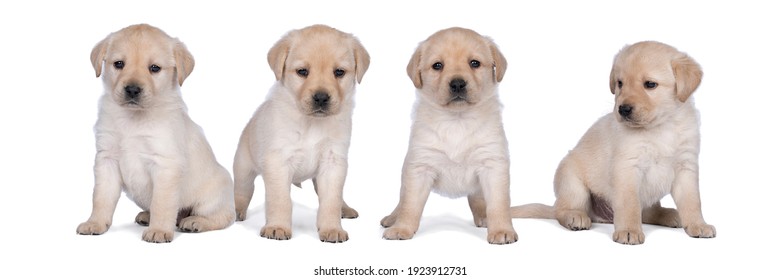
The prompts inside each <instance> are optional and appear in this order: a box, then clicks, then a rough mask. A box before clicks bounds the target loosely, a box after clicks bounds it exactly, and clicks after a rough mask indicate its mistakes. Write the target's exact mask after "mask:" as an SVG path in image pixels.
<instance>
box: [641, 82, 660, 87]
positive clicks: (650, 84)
mask: <svg viewBox="0 0 781 280" xmlns="http://www.w3.org/2000/svg"><path fill="white" fill-rule="evenodd" d="M643 85H644V86H645V88H647V89H655V88H656V86H657V85H658V84H657V83H654V82H651V81H645V84H643Z"/></svg>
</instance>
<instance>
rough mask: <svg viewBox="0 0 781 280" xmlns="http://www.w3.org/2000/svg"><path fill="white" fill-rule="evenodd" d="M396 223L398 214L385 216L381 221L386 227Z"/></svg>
mask: <svg viewBox="0 0 781 280" xmlns="http://www.w3.org/2000/svg"><path fill="white" fill-rule="evenodd" d="M395 223H396V216H395V215H388V216H385V218H382V220H381V221H380V225H382V227H386V228H387V227H391V226H392V225H393V224H395Z"/></svg>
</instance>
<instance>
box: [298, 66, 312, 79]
mask: <svg viewBox="0 0 781 280" xmlns="http://www.w3.org/2000/svg"><path fill="white" fill-rule="evenodd" d="M296 73H297V74H298V75H299V76H301V77H304V78H306V76H309V70H307V69H306V68H301V69H298V70H296Z"/></svg>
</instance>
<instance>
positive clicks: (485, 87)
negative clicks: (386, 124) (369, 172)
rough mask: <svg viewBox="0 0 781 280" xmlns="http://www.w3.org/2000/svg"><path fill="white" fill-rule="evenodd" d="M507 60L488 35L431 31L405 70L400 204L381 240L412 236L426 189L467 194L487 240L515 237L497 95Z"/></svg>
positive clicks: (459, 30)
mask: <svg viewBox="0 0 781 280" xmlns="http://www.w3.org/2000/svg"><path fill="white" fill-rule="evenodd" d="M505 69H507V61H506V60H505V58H504V56H503V55H502V53H501V52H499V49H498V47H497V46H496V44H494V43H493V42H492V41H491V40H490V39H489V38H487V37H484V36H481V35H480V34H478V33H476V32H474V31H472V30H469V29H464V28H450V29H445V30H441V31H439V32H436V33H434V34H433V35H431V36H430V37H429V38H428V39H426V40H425V41H423V42H422V43H421V44H420V45H419V46H418V48H417V49H416V50H415V53H414V54H413V55H412V58H411V59H410V61H409V64H408V65H407V74H408V75H409V77H410V79H412V83H413V84H414V85H415V87H416V88H417V102H416V104H415V108H414V110H413V112H414V116H413V121H412V131H411V133H410V141H409V147H408V151H407V156H406V159H405V160H404V166H403V168H402V179H401V198H400V200H399V204H398V206H396V209H395V210H393V212H392V213H391V214H390V215H388V216H387V217H385V218H383V219H382V221H381V222H380V223H381V224H382V226H384V227H387V229H386V230H385V233H384V235H383V237H384V238H385V239H394V240H396V239H410V238H412V236H413V235H414V234H415V232H416V231H417V230H418V226H419V224H420V218H421V214H422V212H423V207H424V205H425V204H426V200H427V199H428V195H429V193H430V192H431V191H434V192H437V193H440V194H442V195H445V196H449V197H460V196H467V198H468V201H469V207H470V208H471V210H472V215H473V216H474V223H475V225H477V226H478V227H488V238H487V239H488V242H489V243H492V244H508V243H513V242H515V241H516V240H518V235H517V234H516V233H515V230H514V229H513V226H512V221H511V219H510V194H509V191H510V189H509V187H510V173H509V166H510V160H509V156H508V147H507V139H506V137H505V133H504V128H503V126H502V116H501V111H502V105H501V103H500V102H499V97H498V94H497V86H498V83H499V82H500V81H501V80H502V78H503V77H504V72H505Z"/></svg>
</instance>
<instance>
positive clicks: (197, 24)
mask: <svg viewBox="0 0 781 280" xmlns="http://www.w3.org/2000/svg"><path fill="white" fill-rule="evenodd" d="M195 2H197V1H95V2H86V1H82V2H72V1H51V2H39V1H25V2H23V4H21V3H22V1H13V2H8V1H6V2H4V3H3V4H0V31H2V32H0V36H1V37H0V79H1V81H2V83H0V85H2V87H1V88H0V93H2V94H1V96H2V99H0V106H1V107H2V108H0V125H1V127H0V131H2V136H0V141H2V142H0V163H2V168H1V169H0V170H2V173H0V213H2V215H3V216H2V228H0V240H2V241H3V244H2V245H0V256H2V261H0V278H3V279H10V278H9V275H16V276H14V277H13V278H39V277H43V276H49V277H62V278H66V277H67V278H68V279H74V278H76V277H83V278H87V279H96V278H109V279H114V278H116V279H131V278H132V279H139V278H140V277H151V278H150V279H159V278H163V277H178V278H185V279H186V278H196V279H197V278H206V277H219V278H220V279H229V278H227V277H234V276H238V277H242V279H267V278H271V277H283V278H289V279H314V278H322V277H315V276H313V271H314V269H316V268H318V267H319V266H322V267H324V268H330V267H334V266H338V267H341V268H352V267H359V268H361V267H368V266H372V267H373V268H375V269H376V268H397V269H405V270H406V268H407V267H409V266H465V267H466V268H467V272H468V276H466V277H463V276H461V277H455V276H453V277H447V278H454V279H487V278H489V277H502V278H515V279H518V278H520V279H523V278H526V279H529V278H531V279H537V278H553V277H556V278H559V277H578V278H583V277H585V278H659V277H672V278H683V277H684V276H689V277H694V278H696V279H706V278H712V277H726V278H721V279H730V278H736V277H740V278H741V279H754V278H772V277H776V276H777V273H776V272H774V269H776V267H771V266H777V265H778V259H777V252H778V251H779V249H781V248H779V245H778V242H777V241H776V240H775V234H776V233H777V232H778V230H779V223H778V221H777V220H775V219H776V218H777V216H778V213H779V210H778V208H777V207H778V203H777V201H778V197H779V187H781V185H780V184H779V181H778V180H777V179H776V176H775V175H776V174H777V173H778V172H779V165H778V161H777V158H779V157H781V153H780V151H779V143H780V142H779V140H781V139H779V129H778V126H779V116H778V113H777V111H778V110H777V109H776V108H777V106H779V104H778V101H779V94H781V92H779V90H778V86H777V82H778V81H779V79H781V75H779V74H781V73H779V68H778V65H779V63H780V62H781V57H780V55H779V50H781V44H779V42H778V36H779V34H778V33H779V26H781V21H780V20H779V17H778V13H779V11H780V10H779V8H776V7H774V6H770V5H765V4H759V3H754V2H753V1H740V2H735V1H731V2H727V3H722V2H721V1H702V2H696V3H693V2H688V1H638V2H636V3H629V1H598V2H599V3H591V2H593V1H572V2H570V1H548V2H545V3H535V4H530V3H516V2H514V1H492V0H490V1H489V0H480V1H276V2H266V1H256V2H257V3H253V4H245V3H243V2H234V1H219V2H217V1H212V2H207V3H208V4H204V3H201V2H198V4H195ZM204 2H205V1H204ZM539 2H542V1H539ZM9 3H13V4H9ZM737 3H739V4H737ZM142 22H145V23H149V24H152V25H155V26H157V27H160V28H161V29H163V30H165V31H166V32H167V33H168V34H170V35H172V36H174V37H178V38H179V39H181V40H182V41H183V42H184V43H185V44H186V45H187V46H188V48H189V50H190V51H191V52H192V53H193V55H194V56H195V61H196V66H195V70H194V72H193V73H192V75H191V76H190V77H189V78H188V79H187V80H186V81H185V83H184V86H183V88H182V91H183V95H184V99H185V101H186V103H187V104H188V106H189V109H190V115H191V117H192V118H193V119H194V120H195V121H196V122H197V123H198V124H200V125H201V126H202V127H203V129H204V131H205V133H206V136H207V138H208V140H209V141H210V143H211V145H212V147H213V149H214V151H215V153H216V155H217V157H218V160H219V162H220V163H221V164H222V165H223V166H226V167H228V169H231V168H230V167H231V166H232V160H233V154H234V151H235V148H236V144H237V141H238V137H239V135H240V133H241V129H242V128H243V127H244V125H245V124H246V122H247V121H248V120H249V118H250V116H251V115H252V113H253V112H254V110H255V108H256V107H257V106H258V105H259V104H260V103H261V102H262V101H263V100H264V97H265V95H266V93H267V91H268V89H269V87H270V86H271V85H272V84H273V82H274V75H273V73H272V72H271V71H270V69H269V67H268V64H267V63H266V53H267V51H268V49H269V48H270V47H271V45H272V44H273V43H274V42H275V41H276V40H277V39H279V38H280V37H281V36H282V35H283V34H284V33H285V32H287V31H289V30H291V29H297V28H301V27H305V26H308V25H311V24H315V23H323V24H328V25H331V26H333V27H335V28H338V29H341V30H343V31H345V32H348V33H352V34H354V35H356V36H357V37H358V38H359V39H360V40H361V42H362V43H363V44H364V46H365V47H366V49H367V50H368V51H369V53H370V55H371V57H372V60H371V65H370V67H369V70H368V72H367V73H366V76H365V77H364V79H363V82H362V83H361V84H360V85H359V86H358V93H357V98H356V99H357V105H356V109H355V114H354V129H353V138H352V144H353V145H352V147H351V150H350V159H349V160H350V169H349V174H348V178H347V183H346V186H345V198H346V200H347V202H348V203H349V204H350V205H352V206H353V207H355V208H356V209H357V210H358V211H359V213H360V217H359V218H358V219H355V220H344V221H343V226H344V228H345V229H346V230H347V231H348V232H349V234H350V240H349V241H348V242H346V243H343V244H327V243H322V242H320V241H319V240H318V237H317V233H316V229H315V217H316V210H317V203H316V201H317V200H316V196H315V194H314V192H313V191H312V187H311V184H305V185H304V188H303V189H297V188H296V189H293V190H292V196H293V200H294V202H295V204H294V213H293V218H294V222H293V227H294V229H293V230H294V233H293V238H292V239H291V240H289V241H274V240H267V239H264V238H261V237H260V236H259V235H258V232H259V230H260V228H261V227H262V225H263V223H264V214H263V213H264V210H263V203H262V202H263V191H262V190H263V188H262V183H261V182H262V181H260V180H259V181H258V185H259V187H258V192H256V193H255V198H254V200H253V201H252V204H251V205H250V211H249V218H248V220H247V221H244V222H240V223H235V224H234V225H233V226H231V227H230V228H228V229H226V230H222V231H216V232H208V233H199V234H186V233H177V234H176V236H175V239H174V241H173V242H172V243H170V244H149V243H146V242H143V241H141V232H142V231H143V228H142V227H140V226H138V225H136V224H134V223H133V218H134V217H135V214H136V213H137V211H138V208H137V207H136V206H135V205H134V204H133V203H132V202H131V201H130V200H129V199H127V198H126V197H124V196H123V197H122V198H121V199H120V203H119V206H118V208H117V211H116V213H115V215H114V225H113V226H112V227H111V229H110V230H109V231H108V232H107V233H106V234H104V235H101V236H79V235H77V234H76V232H75V230H76V226H77V225H78V224H79V223H81V222H83V221H85V220H86V219H87V217H88V216H89V213H90V209H91V196H92V186H93V174H92V165H93V158H94V153H95V144H94V135H93V131H92V126H93V124H94V123H95V120H96V118H97V100H98V97H99V96H100V95H101V92H102V84H101V82H100V79H96V78H95V76H94V71H93V69H92V67H91V65H90V62H89V53H90V51H91V49H92V47H93V46H94V45H95V44H96V43H97V42H98V41H100V40H101V39H103V38H104V37H105V36H106V35H108V34H109V33H110V32H113V31H116V30H118V29H120V28H123V27H125V26H127V25H130V24H135V23H142ZM451 26H462V27H467V28H471V29H474V30H476V31H477V32H479V33H482V34H484V35H488V36H490V37H492V38H493V39H494V41H495V42H496V43H497V44H498V45H499V47H500V50H501V51H502V52H503V53H504V55H505V56H506V57H507V60H508V61H509V67H508V70H507V72H506V75H505V78H504V81H503V82H502V83H501V84H500V89H499V90H500V96H501V99H502V101H503V103H504V105H505V110H504V122H505V129H506V131H507V134H508V138H509V142H510V150H511V159H512V168H511V172H512V173H511V177H512V186H511V188H512V203H513V204H523V203H531V202H543V203H547V204H551V203H553V200H554V196H553V190H552V183H551V182H552V179H553V173H554V170H555V168H556V166H557V164H558V162H559V160H560V159H561V157H562V156H564V155H565V154H566V152H567V151H568V150H569V149H570V148H572V147H573V146H574V145H575V143H576V142H577V140H578V139H579V138H580V136H581V135H582V133H583V132H585V130H586V129H587V128H588V127H589V126H590V125H591V123H592V122H593V121H595V120H596V119H597V118H598V117H599V116H601V115H603V114H605V113H608V112H609V111H610V109H611V108H612V95H611V94H610V92H609V90H608V74H609V71H610V65H611V62H612V59H613V56H614V55H615V53H616V52H617V51H618V50H619V49H620V48H621V47H623V46H624V45H625V44H629V43H634V42H637V41H642V40H658V41H662V42H666V43H668V44H671V45H673V46H676V47H677V48H679V49H680V50H682V51H685V52H687V53H689V54H690V55H691V56H692V57H694V58H695V59H696V60H697V61H699V63H700V64H701V65H702V67H703V69H704V73H705V76H704V79H703V81H702V84H701V86H700V88H699V89H698V90H697V92H695V94H694V98H695V99H696V101H697V106H698V108H699V109H700V112H701V115H702V127H701V129H702V152H701V156H700V163H701V168H700V170H701V176H700V179H701V192H702V201H703V212H704V216H705V219H706V221H707V222H709V223H711V224H713V225H715V226H716V228H717V230H718V237H717V238H715V239H707V240H706V239H693V238H689V237H688V236H687V235H686V234H685V233H684V231H683V230H682V229H670V228H662V227H656V226H644V229H645V234H646V242H645V244H643V245H639V246H624V245H619V244H616V243H614V242H613V241H612V240H611V236H612V235H611V234H612V225H605V224H597V225H595V226H594V227H593V228H592V230H590V231H582V232H570V231H568V230H566V229H564V228H562V227H561V226H559V225H558V223H556V222H555V221H552V220H514V222H513V223H514V226H515V229H516V230H517V232H518V234H519V240H518V242H517V243H515V244H512V245H504V246H496V245H489V244H488V243H487V242H486V240H485V234H486V231H485V229H478V228H475V227H474V226H473V225H472V220H471V214H470V212H469V209H468V206H467V202H466V199H464V198H462V199H448V198H444V197H441V196H438V195H432V196H431V197H430V198H429V202H428V204H427V206H426V209H425V212H424V213H423V220H422V223H421V226H420V230H419V231H418V233H417V235H416V236H415V237H414V238H413V239H412V240H409V241H387V240H383V239H382V238H381V236H382V231H383V230H382V228H381V227H380V225H379V221H380V219H381V218H382V217H383V216H384V215H386V214H388V213H390V211H391V210H393V207H395V205H396V203H397V201H398V191H399V183H400V170H401V165H402V161H403V158H404V154H405V152H406V146H407V140H408V135H409V125H410V112H411V106H412V103H413V100H414V87H413V85H412V83H411V82H410V80H409V79H408V78H407V76H406V72H405V67H406V64H407V62H408V60H409V57H410V55H411V54H412V52H413V50H414V49H415V47H416V46H417V44H418V43H419V42H420V41H422V40H424V39H425V38H426V37H427V36H428V35H430V34H431V33H433V32H435V31H437V30H439V29H443V28H447V27H451ZM664 203H665V205H667V206H672V205H671V200H670V199H669V198H668V199H665V200H664ZM341 278H347V277H331V278H330V279H341ZM396 278H402V279H403V278H411V277H410V276H399V277H396ZM412 278H414V277H412ZM440 278H444V277H441V276H440ZM350 279H366V277H350ZM373 279H394V277H379V276H376V277H373Z"/></svg>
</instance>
